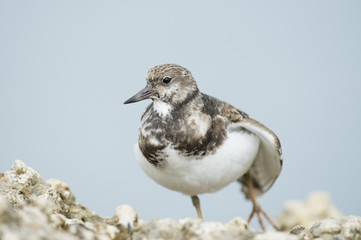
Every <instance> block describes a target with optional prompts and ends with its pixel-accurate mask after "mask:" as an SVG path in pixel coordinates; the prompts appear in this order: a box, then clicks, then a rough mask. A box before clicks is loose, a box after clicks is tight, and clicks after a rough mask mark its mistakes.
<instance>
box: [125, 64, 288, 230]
mask: <svg viewBox="0 0 361 240" xmlns="http://www.w3.org/2000/svg"><path fill="white" fill-rule="evenodd" d="M146 79H147V86H146V87H145V88H144V89H143V90H141V91H140V92H139V93H137V94H136V95H134V96H133V97H132V98H130V99H129V100H127V101H126V102H125V103H132V102H137V101H140V100H144V99H152V100H153V102H152V103H151V104H150V105H149V106H148V107H147V108H146V111H145V112H144V113H143V115H142V118H141V126H140V129H139V139H138V147H139V151H140V152H141V155H142V156H140V161H142V164H143V167H144V168H143V170H144V171H146V172H147V174H148V175H150V176H151V177H152V178H153V179H155V180H156V181H157V182H158V183H160V184H162V185H164V186H166V187H168V188H170V189H173V190H177V191H181V192H184V193H187V194H188V192H189V191H188V190H187V188H186V189H184V186H182V185H179V184H178V183H177V181H175V182H173V183H168V179H169V180H172V181H173V180H176V179H177V178H179V180H180V181H184V183H185V184H189V188H191V189H192V191H191V192H192V193H193V192H194V191H195V193H196V194H198V193H200V192H205V191H208V190H207V187H206V188H205V189H204V187H203V186H199V185H197V184H196V183H195V184H194V185H193V183H192V182H188V181H187V179H188V177H187V176H186V175H187V173H188V172H186V173H183V172H182V171H183V169H188V168H189V166H186V165H187V161H189V164H191V165H192V166H194V167H198V166H199V164H196V163H195V162H194V161H196V162H198V161H205V160H207V159H213V157H214V156H218V155H217V153H218V151H220V149H222V148H223V147H224V146H225V145H227V146H230V145H229V144H230V142H232V141H233V140H229V139H231V135H232V134H234V133H237V134H239V135H241V136H243V137H242V138H240V140H237V142H236V143H237V144H238V143H240V144H242V143H243V144H245V146H248V145H247V144H250V145H249V146H250V148H249V149H250V151H251V152H252V151H253V149H255V151H254V152H255V153H257V154H256V155H255V156H254V157H253V155H249V156H252V158H251V157H249V158H248V159H250V160H252V162H251V164H250V165H244V167H243V168H242V166H243V165H242V164H246V162H247V164H248V161H249V160H247V161H246V162H238V163H237V164H238V165H237V166H235V167H237V168H240V170H241V171H242V174H238V173H237V175H234V177H235V178H232V179H233V180H232V181H235V180H238V182H240V183H241V185H242V191H243V192H244V193H245V196H246V197H247V198H250V199H251V200H252V202H253V204H254V209H253V211H252V214H251V216H250V219H251V218H252V216H253V213H257V215H258V218H259V221H260V224H261V226H262V228H263V223H262V221H261V220H260V214H261V213H262V214H264V215H265V216H266V217H267V218H268V216H267V215H266V214H265V213H264V212H263V210H260V208H259V207H258V203H257V202H256V201H255V197H256V196H258V195H260V194H262V193H264V192H266V191H267V190H268V189H269V188H270V187H271V186H272V184H273V183H274V181H275V180H276V179H277V177H278V175H279V173H280V171H281V168H282V151H281V144H280V141H279V139H278V138H277V136H276V135H275V134H274V133H273V132H272V131H271V130H270V129H268V128H267V127H265V126H264V125H262V124H261V123H259V122H258V121H256V120H254V119H253V118H251V117H249V116H248V115H247V114H246V113H244V112H242V111H241V110H239V109H237V108H235V107H234V106H232V105H230V104H228V103H225V102H223V101H220V100H218V99H216V98H214V97H211V96H208V95H206V94H204V93H201V92H200V91H199V89H198V87H197V84H196V81H195V80H194V78H193V76H192V74H191V72H190V71H189V70H187V69H185V68H184V67H182V66H179V65H176V64H164V65H159V66H156V67H153V68H151V69H150V70H149V71H148V73H147V76H146ZM232 136H234V135H232ZM248 136H249V137H248ZM256 138H257V141H256V140H255V139H256ZM232 139H235V138H234V137H232ZM227 141H228V143H226V142H227ZM244 141H246V142H244ZM253 141H254V142H253ZM232 144H234V142H232ZM256 144H259V145H256ZM240 147H241V148H242V147H243V146H240ZM256 147H257V148H256ZM237 148H238V146H233V145H232V148H230V149H231V151H232V150H234V151H235V152H237ZM227 149H228V148H227ZM247 149H248V147H247ZM247 149H245V150H244V154H245V155H246V159H247V157H248V155H247V154H251V152H250V153H248V152H247ZM232 152H233V151H232ZM169 154H171V155H172V156H169ZM222 156H223V157H224V156H228V155H227V154H224V153H223V155H222ZM229 156H231V157H232V154H229ZM238 156H239V157H241V158H242V157H243V156H242V154H241V155H237V158H236V159H238ZM143 157H144V158H143ZM142 159H144V161H143V160H142ZM177 159H178V160H177ZM226 159H227V158H226ZM226 159H219V160H217V163H213V162H212V164H217V166H213V165H212V166H213V167H211V168H210V169H211V171H212V173H210V174H221V175H222V176H227V172H219V171H221V170H217V167H218V165H219V166H222V165H224V166H227V169H229V170H230V171H232V170H233V169H232V166H229V165H228V164H230V162H229V161H226ZM169 161H171V162H172V164H173V165H172V166H168V162H169ZM177 161H179V163H177ZM212 161H213V160H212ZM218 161H219V162H218ZM222 161H226V163H224V164H223V163H222ZM232 161H233V160H232ZM144 162H145V163H147V164H148V165H149V164H150V165H149V166H148V165H146V164H145V163H144ZM235 162H236V161H235ZM144 164H145V165H144ZM231 164H233V162H231ZM178 165H179V166H178ZM205 167H208V165H207V166H205ZM228 167H230V168H228ZM167 169H172V171H174V172H172V173H171V175H169V173H168V170H167ZM220 169H221V168H220ZM177 171H180V172H179V173H178V172H177ZM190 171H191V172H197V171H198V170H194V171H193V170H192V168H191V170H190ZM200 171H201V172H202V168H201V169H200ZM217 171H218V172H217ZM173 173H174V174H175V175H174V176H173V175H172V174H173ZM206 175H207V176H206ZM206 175H204V177H202V176H190V177H191V178H192V177H194V178H195V179H198V180H199V181H203V180H205V181H206V184H210V185H209V191H213V189H214V187H215V188H217V187H218V185H217V182H214V183H211V182H212V181H211V180H212V179H210V178H212V175H209V174H208V173H207V174H206ZM173 178H174V179H173ZM208 180H209V181H208ZM220 181H222V180H220ZM213 185H214V187H213ZM198 188H199V192H198V190H197V189H198ZM218 189H219V188H218ZM195 199H197V197H196V195H194V196H192V201H193V203H194V200H195ZM195 207H196V208H197V213H198V216H199V217H201V212H200V204H195ZM269 220H270V219H269ZM270 222H271V221H270Z"/></svg>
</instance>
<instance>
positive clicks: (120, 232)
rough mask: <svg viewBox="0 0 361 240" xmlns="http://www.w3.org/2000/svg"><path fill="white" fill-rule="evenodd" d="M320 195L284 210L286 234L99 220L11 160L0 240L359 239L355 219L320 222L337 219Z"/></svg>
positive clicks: (56, 185) (125, 218)
mask: <svg viewBox="0 0 361 240" xmlns="http://www.w3.org/2000/svg"><path fill="white" fill-rule="evenodd" d="M325 196H326V195H324V194H315V195H312V196H310V197H309V198H308V199H307V200H306V201H304V202H293V203H295V204H292V203H288V204H287V205H286V207H285V211H284V212H283V213H282V214H281V216H280V218H279V219H278V224H279V225H280V226H282V227H284V229H292V230H291V232H290V233H288V232H289V231H288V232H277V231H274V230H273V231H272V230H268V231H267V232H264V233H262V232H254V231H252V230H250V229H249V228H248V223H247V222H246V221H245V220H243V219H241V218H235V219H233V220H231V221H230V222H228V223H225V224H223V223H218V222H207V221H205V222H202V221H200V220H199V219H191V218H187V219H182V220H178V221H177V220H173V219H154V220H150V221H142V220H138V215H137V213H136V211H135V210H134V209H133V208H132V207H131V206H128V205H122V206H119V207H117V208H116V210H115V214H114V216H113V217H112V218H102V217H100V216H98V215H97V214H95V213H94V212H92V211H90V210H89V209H87V208H86V207H84V206H83V205H81V204H79V203H77V202H76V201H75V196H74V194H73V193H72V192H71V190H70V188H69V186H68V185H67V184H66V183H64V182H61V181H59V180H57V179H50V180H47V181H44V180H43V179H42V178H41V177H40V176H39V174H38V173H37V172H36V171H35V170H34V169H32V168H30V167H27V166H26V165H25V164H24V163H23V162H21V161H15V162H14V165H13V167H12V168H11V170H10V171H8V172H6V173H4V174H1V173H0V239H6V240H22V239H24V240H25V239H26V240H28V239H30V240H36V239H43V240H48V239H49V240H50V239H55V240H57V239H59V240H60V239H70V240H73V239H74V240H78V239H85V240H87V239H94V240H108V239H114V240H121V239H133V240H138V239H139V240H141V239H142V240H143V239H144V240H145V239H175V240H177V239H192V240H198V239H199V240H200V239H202V240H203V239H216V240H217V239H222V240H227V239H250V240H252V239H253V240H272V239H275V240H276V239H277V240H286V239H289V240H298V239H299V240H312V239H356V240H361V218H360V217H356V216H348V217H335V218H326V219H325V217H329V216H330V215H331V213H332V214H334V215H337V214H339V213H338V211H337V210H336V208H335V207H334V206H333V205H332V204H331V202H330V200H329V198H328V197H327V196H326V197H325ZM301 212H302V214H301ZM320 219H321V220H320ZM296 224H298V225H296ZM308 224H310V225H309V226H308ZM305 226H306V227H305Z"/></svg>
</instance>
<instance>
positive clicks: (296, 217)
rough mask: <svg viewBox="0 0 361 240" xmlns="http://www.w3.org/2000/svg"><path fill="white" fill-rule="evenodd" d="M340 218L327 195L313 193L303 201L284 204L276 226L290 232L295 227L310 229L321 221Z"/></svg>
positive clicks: (338, 212)
mask: <svg viewBox="0 0 361 240" xmlns="http://www.w3.org/2000/svg"><path fill="white" fill-rule="evenodd" d="M340 216H341V213H340V211H339V210H338V209H337V208H336V207H335V206H334V205H333V204H332V203H331V200H330V197H329V195H328V194H327V193H325V192H315V193H312V194H310V195H309V196H308V198H307V199H306V200H305V201H297V200H294V201H288V202H286V204H285V206H284V209H283V212H282V214H281V215H280V216H279V217H278V218H277V220H276V225H277V226H278V227H279V228H280V229H281V230H283V231H290V230H291V229H292V228H293V227H294V226H296V225H302V226H305V227H310V226H311V225H312V224H314V223H315V222H317V221H320V220H322V219H325V218H330V217H340Z"/></svg>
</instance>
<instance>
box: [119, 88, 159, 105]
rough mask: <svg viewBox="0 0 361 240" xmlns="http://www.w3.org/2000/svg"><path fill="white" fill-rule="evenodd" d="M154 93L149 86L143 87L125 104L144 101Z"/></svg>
mask: <svg viewBox="0 0 361 240" xmlns="http://www.w3.org/2000/svg"><path fill="white" fill-rule="evenodd" d="M154 94H155V92H154V91H152V90H150V89H149V88H148V86H147V87H145V88H143V89H142V90H141V91H140V92H138V93H137V94H135V95H134V96H133V97H131V98H129V99H128V100H127V101H125V102H124V104H128V103H134V102H139V101H142V100H144V99H149V98H150V97H151V96H153V95H154Z"/></svg>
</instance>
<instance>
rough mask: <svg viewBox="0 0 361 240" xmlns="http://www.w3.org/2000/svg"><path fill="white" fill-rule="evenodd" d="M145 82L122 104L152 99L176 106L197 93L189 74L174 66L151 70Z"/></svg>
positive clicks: (163, 66) (160, 66) (169, 65)
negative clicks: (141, 87) (143, 85)
mask: <svg viewBox="0 0 361 240" xmlns="http://www.w3.org/2000/svg"><path fill="white" fill-rule="evenodd" d="M146 80H147V85H146V87H145V88H144V89H142V90H141V91H139V92H138V93H137V94H135V95H134V96H133V97H131V98H129V99H128V100H127V101H125V102H124V104H128V103H134V102H138V101H141V100H144V99H152V100H153V101H161V102H164V103H166V104H171V105H176V104H181V103H183V102H184V101H186V100H187V99H188V98H189V97H190V96H193V95H194V93H195V92H198V88H197V84H196V82H195V80H194V78H193V76H192V74H191V72H190V71H188V70H187V69H186V68H184V67H182V66H179V65H176V64H163V65H158V66H155V67H153V68H151V69H150V70H149V71H148V72H147V76H146Z"/></svg>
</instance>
